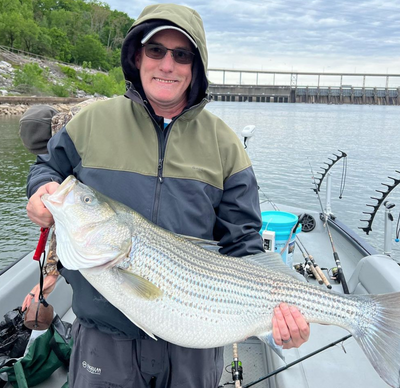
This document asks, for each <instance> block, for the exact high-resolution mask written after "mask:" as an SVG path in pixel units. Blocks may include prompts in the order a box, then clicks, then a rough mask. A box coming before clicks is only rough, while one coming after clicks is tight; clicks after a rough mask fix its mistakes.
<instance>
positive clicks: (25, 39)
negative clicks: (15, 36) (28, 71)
mask: <svg viewBox="0 0 400 388" xmlns="http://www.w3.org/2000/svg"><path fill="white" fill-rule="evenodd" d="M20 27H21V34H20V40H21V42H22V43H23V48H24V50H26V51H32V49H33V47H34V45H35V44H36V43H37V41H38V38H39V34H40V28H39V27H38V25H37V24H36V23H35V22H34V21H33V19H23V20H22V25H21V26H20Z"/></svg>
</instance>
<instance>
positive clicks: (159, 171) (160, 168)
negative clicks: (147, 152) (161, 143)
mask: <svg viewBox="0 0 400 388" xmlns="http://www.w3.org/2000/svg"><path fill="white" fill-rule="evenodd" d="M162 169H163V159H159V160H158V180H159V181H160V183H163V177H162Z"/></svg>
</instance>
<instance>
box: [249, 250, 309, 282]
mask: <svg viewBox="0 0 400 388" xmlns="http://www.w3.org/2000/svg"><path fill="white" fill-rule="evenodd" d="M243 259H245V260H248V261H250V262H253V263H257V265H262V266H263V267H265V268H268V269H270V270H272V271H279V272H281V273H284V274H286V275H289V276H292V277H294V278H295V279H297V280H299V279H300V276H301V275H300V276H299V274H298V273H297V272H296V271H295V270H293V269H291V268H289V267H288V266H287V265H286V264H285V263H284V262H283V260H282V256H281V255H280V254H279V253H276V252H260V253H257V254H255V255H249V256H244V257H243ZM302 280H304V279H302Z"/></svg>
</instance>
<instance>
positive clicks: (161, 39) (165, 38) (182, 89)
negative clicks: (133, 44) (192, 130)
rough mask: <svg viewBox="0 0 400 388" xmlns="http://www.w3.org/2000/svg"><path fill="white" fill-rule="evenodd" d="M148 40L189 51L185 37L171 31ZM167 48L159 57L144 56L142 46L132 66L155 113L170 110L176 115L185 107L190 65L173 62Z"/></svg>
mask: <svg viewBox="0 0 400 388" xmlns="http://www.w3.org/2000/svg"><path fill="white" fill-rule="evenodd" d="M148 43H156V44H160V45H163V46H164V47H166V48H168V49H176V48H181V49H185V50H189V51H192V48H191V45H190V42H189V39H188V38H187V37H186V36H185V35H183V34H182V33H180V32H179V31H175V30H163V31H160V32H158V33H157V34H155V35H154V36H153V37H152V38H151V39H150V40H149V42H148ZM171 53H172V52H171V51H168V52H167V54H166V55H165V57H164V58H162V59H158V60H157V59H152V58H149V57H147V56H146V54H145V52H144V48H142V49H141V50H138V51H137V54H136V57H135V63H136V67H137V68H138V69H139V72H140V79H141V81H142V86H143V89H144V92H145V93H146V97H147V99H148V100H149V102H150V103H151V105H152V107H153V109H154V111H155V112H156V114H158V115H164V116H165V114H163V112H165V111H166V110H167V111H172V112H174V115H177V114H179V113H180V112H181V111H182V110H183V108H184V107H185V106H186V101H187V100H186V91H187V88H188V87H189V85H190V82H191V80H192V65H191V64H179V63H177V62H175V60H174V58H173V57H172V55H171Z"/></svg>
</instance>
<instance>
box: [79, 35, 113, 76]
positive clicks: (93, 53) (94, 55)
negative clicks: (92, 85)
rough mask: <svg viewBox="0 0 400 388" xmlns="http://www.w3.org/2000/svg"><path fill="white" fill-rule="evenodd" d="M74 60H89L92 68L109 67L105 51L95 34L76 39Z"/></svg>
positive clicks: (80, 62) (80, 61)
mask: <svg viewBox="0 0 400 388" xmlns="http://www.w3.org/2000/svg"><path fill="white" fill-rule="evenodd" d="M74 57H75V61H76V62H77V63H79V64H82V63H83V62H84V61H85V62H91V65H92V67H93V68H94V69H98V68H103V69H107V70H108V69H109V65H108V63H107V52H106V49H105V48H104V46H103V45H102V44H101V42H100V40H99V38H98V37H97V36H95V35H85V36H82V37H81V38H79V39H78V41H77V42H76V46H75V50H74Z"/></svg>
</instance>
